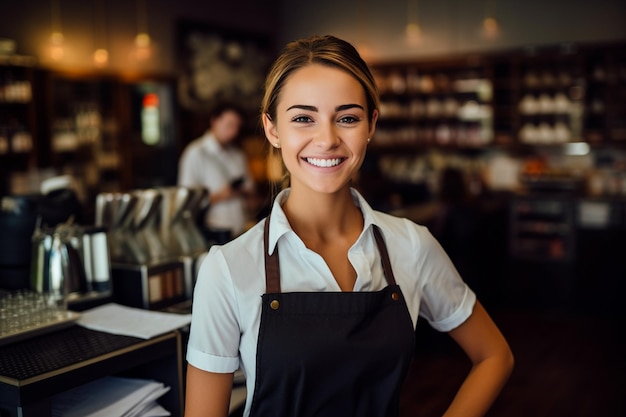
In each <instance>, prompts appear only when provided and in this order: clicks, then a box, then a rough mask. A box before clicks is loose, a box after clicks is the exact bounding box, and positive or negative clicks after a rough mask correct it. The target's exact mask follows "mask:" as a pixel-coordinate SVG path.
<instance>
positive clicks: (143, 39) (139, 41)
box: [135, 33, 150, 48]
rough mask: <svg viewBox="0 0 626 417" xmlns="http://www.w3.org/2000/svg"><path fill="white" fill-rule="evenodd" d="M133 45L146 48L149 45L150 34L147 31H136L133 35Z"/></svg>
mask: <svg viewBox="0 0 626 417" xmlns="http://www.w3.org/2000/svg"><path fill="white" fill-rule="evenodd" d="M135 46H137V47H138V48H147V47H149V46H150V35H148V34H147V33H138V34H137V36H135Z"/></svg>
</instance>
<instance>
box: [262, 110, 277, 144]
mask: <svg viewBox="0 0 626 417" xmlns="http://www.w3.org/2000/svg"><path fill="white" fill-rule="evenodd" d="M263 130H264V131H265V137H266V138H267V140H268V141H269V142H270V144H271V145H272V146H275V145H276V144H277V143H278V130H277V129H276V124H274V121H273V120H272V118H271V117H270V115H269V114H267V113H264V114H263Z"/></svg>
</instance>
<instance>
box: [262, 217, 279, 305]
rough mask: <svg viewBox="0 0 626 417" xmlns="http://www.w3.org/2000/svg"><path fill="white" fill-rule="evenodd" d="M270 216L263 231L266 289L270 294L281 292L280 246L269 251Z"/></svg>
mask: <svg viewBox="0 0 626 417" xmlns="http://www.w3.org/2000/svg"><path fill="white" fill-rule="evenodd" d="M269 236H270V216H267V218H266V219H265V231H264V233H263V252H264V253H265V291H266V292H267V293H268V294H274V293H279V292H280V268H279V266H278V246H276V247H275V248H274V253H273V254H272V255H270V253H269V246H270V245H269Z"/></svg>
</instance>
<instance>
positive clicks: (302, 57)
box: [261, 35, 380, 123]
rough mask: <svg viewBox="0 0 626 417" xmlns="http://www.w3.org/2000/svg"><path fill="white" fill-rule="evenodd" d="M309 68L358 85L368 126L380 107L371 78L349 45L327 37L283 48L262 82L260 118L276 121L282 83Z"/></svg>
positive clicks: (365, 66) (314, 37)
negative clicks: (341, 74) (336, 72)
mask: <svg viewBox="0 0 626 417" xmlns="http://www.w3.org/2000/svg"><path fill="white" fill-rule="evenodd" d="M310 64H320V65H326V66H329V67H333V68H337V69H340V70H343V71H345V72H347V73H348V74H350V75H352V76H353V77H354V78H355V79H356V80H357V81H359V83H360V84H361V85H362V86H363V90H364V91H365V98H366V102H367V115H368V120H369V122H370V123H371V121H372V117H373V112H374V110H378V108H379V106H380V99H379V93H378V87H377V86H376V82H375V81H374V77H373V75H372V73H371V71H370V69H369V67H368V66H367V64H366V63H365V61H364V60H363V58H361V55H359V52H358V51H357V50H356V48H355V47H354V46H352V44H350V43H349V42H346V41H344V40H342V39H339V38H336V37H334V36H330V35H326V36H313V37H310V38H306V39H300V40H297V41H293V42H290V43H288V44H287V45H286V46H285V48H284V49H283V50H282V53H281V54H280V55H279V56H278V58H277V59H276V61H274V64H273V65H272V67H271V69H270V71H269V73H268V75H267V78H266V79H265V95H264V97H263V101H262V103H261V115H263V114H267V115H268V116H269V117H270V119H271V120H276V105H277V103H278V99H279V96H280V92H281V90H282V88H283V86H284V84H285V82H286V81H287V79H288V78H289V76H290V75H291V74H292V73H293V72H294V71H296V70H298V69H300V68H302V67H305V66H307V65H310Z"/></svg>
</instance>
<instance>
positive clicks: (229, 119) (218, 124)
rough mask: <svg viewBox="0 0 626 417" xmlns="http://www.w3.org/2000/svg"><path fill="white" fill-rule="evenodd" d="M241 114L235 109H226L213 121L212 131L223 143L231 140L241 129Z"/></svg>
mask: <svg viewBox="0 0 626 417" xmlns="http://www.w3.org/2000/svg"><path fill="white" fill-rule="evenodd" d="M241 124H242V120H241V116H239V113H237V112H236V111H234V110H226V111H224V112H223V113H222V114H220V115H219V116H217V117H216V118H215V119H213V120H212V122H211V131H212V132H213V134H214V135H215V138H216V139H217V140H218V141H219V142H220V143H221V144H223V145H225V144H227V143H229V142H231V141H232V140H233V139H235V138H236V137H237V135H238V134H239V130H240V129H241Z"/></svg>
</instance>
